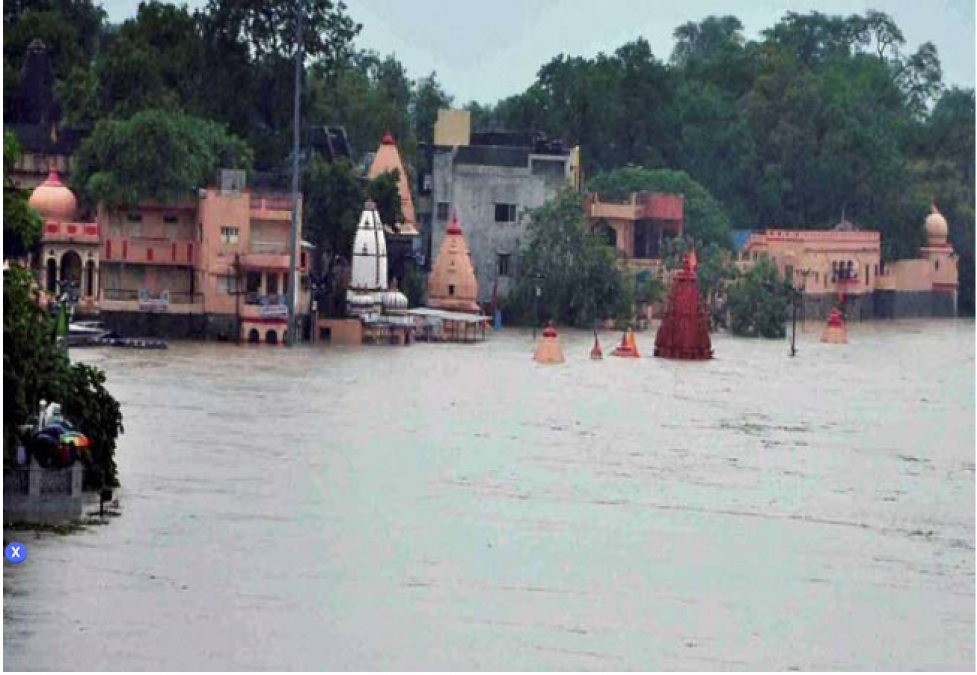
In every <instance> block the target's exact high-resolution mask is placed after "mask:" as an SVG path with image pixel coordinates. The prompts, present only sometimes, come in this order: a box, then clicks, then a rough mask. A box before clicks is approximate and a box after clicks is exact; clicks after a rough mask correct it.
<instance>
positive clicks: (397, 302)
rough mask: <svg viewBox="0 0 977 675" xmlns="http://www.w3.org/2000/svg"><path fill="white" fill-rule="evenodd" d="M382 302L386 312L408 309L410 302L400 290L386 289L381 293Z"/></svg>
mask: <svg viewBox="0 0 977 675" xmlns="http://www.w3.org/2000/svg"><path fill="white" fill-rule="evenodd" d="M380 304H381V305H382V306H383V311H384V312H402V311H404V310H405V309H407V307H408V306H409V305H410V302H409V301H408V300H407V296H406V295H404V294H403V293H401V292H400V291H386V292H385V293H381V294H380Z"/></svg>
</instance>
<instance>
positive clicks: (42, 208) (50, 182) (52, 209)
mask: <svg viewBox="0 0 977 675" xmlns="http://www.w3.org/2000/svg"><path fill="white" fill-rule="evenodd" d="M27 203H28V205H29V206H30V207H31V208H32V209H34V210H35V211H37V212H38V213H39V214H40V215H41V218H42V219H44V220H53V221H57V222H61V223H70V222H73V221H74V220H75V214H76V212H77V210H78V200H77V199H75V194H74V193H73V192H72V191H71V190H70V189H68V187H67V186H66V185H65V184H64V183H62V182H61V177H60V176H58V172H57V171H55V170H54V169H52V170H51V173H49V174H48V177H47V180H45V181H44V182H43V183H41V184H40V185H38V186H37V187H36V188H34V192H32V193H31V196H30V199H29V200H28V202H27Z"/></svg>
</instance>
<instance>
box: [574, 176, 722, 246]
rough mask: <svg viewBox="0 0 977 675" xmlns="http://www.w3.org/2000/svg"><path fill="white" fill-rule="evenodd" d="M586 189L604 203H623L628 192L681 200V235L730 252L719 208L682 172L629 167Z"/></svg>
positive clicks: (596, 180) (592, 181)
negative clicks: (657, 194)
mask: <svg viewBox="0 0 977 675" xmlns="http://www.w3.org/2000/svg"><path fill="white" fill-rule="evenodd" d="M587 189H588V190H589V191H591V192H597V193H600V195H601V196H602V197H604V198H606V199H617V200H623V199H627V198H628V197H629V196H630V195H631V193H632V192H664V193H669V194H679V195H683V196H684V197H685V235H686V236H687V237H689V238H691V239H693V240H694V241H696V242H697V244H699V245H703V246H705V245H709V244H715V245H717V246H721V247H725V248H730V247H732V239H731V238H730V236H731V235H730V233H729V218H728V217H727V216H726V213H725V211H724V210H723V207H722V205H721V204H720V203H719V202H718V201H716V199H714V198H713V196H712V195H711V194H709V192H708V191H706V189H705V188H704V187H702V185H700V184H699V183H697V182H696V181H694V180H692V178H690V177H689V175H688V174H687V173H685V172H684V171H672V170H669V169H645V168H642V167H636V166H629V167H627V168H624V169H615V170H613V171H607V172H604V173H600V174H597V175H596V176H594V177H593V178H591V179H590V181H588V183H587Z"/></svg>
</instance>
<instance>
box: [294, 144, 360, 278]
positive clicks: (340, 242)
mask: <svg viewBox="0 0 977 675" xmlns="http://www.w3.org/2000/svg"><path fill="white" fill-rule="evenodd" d="M304 175H305V178H304V180H303V185H305V195H304V196H305V204H304V216H303V230H302V233H303V236H304V237H305V238H307V239H308V240H309V242H310V243H311V244H312V245H313V246H315V250H316V254H315V256H314V257H313V259H312V268H313V271H314V273H315V274H317V275H321V276H327V275H328V274H329V272H330V269H331V265H332V261H333V260H334V259H335V258H336V257H337V256H340V257H343V258H347V259H348V258H349V256H350V253H351V251H352V249H353V240H354V239H355V238H356V225H357V223H358V222H359V218H360V214H361V213H362V211H363V203H364V201H365V200H366V192H365V189H364V185H363V181H362V180H361V179H360V178H359V177H358V176H357V175H356V174H355V172H354V171H353V168H352V167H351V166H350V164H349V162H348V161H346V160H345V159H339V160H337V161H335V162H332V163H330V162H327V161H325V160H324V159H322V158H321V157H318V156H313V157H312V158H311V159H310V160H309V163H308V165H307V166H306V168H305V174H304Z"/></svg>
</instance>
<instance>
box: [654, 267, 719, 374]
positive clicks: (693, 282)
mask: <svg viewBox="0 0 977 675" xmlns="http://www.w3.org/2000/svg"><path fill="white" fill-rule="evenodd" d="M707 312H708V310H707V308H706V306H705V304H704V303H703V302H702V300H701V298H700V297H699V278H698V275H697V274H696V271H695V258H694V254H693V255H688V254H686V255H685V256H684V257H683V258H682V269H681V270H679V271H678V272H677V273H676V274H675V276H674V277H672V287H671V290H670V291H669V294H668V301H667V303H666V304H665V314H664V316H662V323H661V326H659V328H658V335H657V336H656V337H655V356H657V357H659V358H663V359H684V360H705V359H711V358H712V341H711V340H710V339H709V316H708V313H707Z"/></svg>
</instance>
